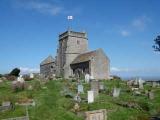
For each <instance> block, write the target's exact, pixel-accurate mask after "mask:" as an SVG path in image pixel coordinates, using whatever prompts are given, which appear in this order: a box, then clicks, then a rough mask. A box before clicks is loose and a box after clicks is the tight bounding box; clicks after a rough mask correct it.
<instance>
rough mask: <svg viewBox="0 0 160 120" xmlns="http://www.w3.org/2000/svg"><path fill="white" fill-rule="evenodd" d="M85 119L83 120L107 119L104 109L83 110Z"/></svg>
mask: <svg viewBox="0 0 160 120" xmlns="http://www.w3.org/2000/svg"><path fill="white" fill-rule="evenodd" d="M85 115H86V119H85V120H107V116H106V110H105V109H100V110H94V111H87V112H85Z"/></svg>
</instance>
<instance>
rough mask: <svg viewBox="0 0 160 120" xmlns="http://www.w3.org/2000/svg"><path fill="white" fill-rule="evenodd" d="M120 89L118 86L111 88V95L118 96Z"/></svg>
mask: <svg viewBox="0 0 160 120" xmlns="http://www.w3.org/2000/svg"><path fill="white" fill-rule="evenodd" d="M120 91H121V89H120V88H114V89H113V97H119V94H120Z"/></svg>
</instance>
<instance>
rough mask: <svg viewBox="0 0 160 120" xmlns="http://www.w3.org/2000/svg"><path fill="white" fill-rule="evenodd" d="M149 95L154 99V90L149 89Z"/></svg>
mask: <svg viewBox="0 0 160 120" xmlns="http://www.w3.org/2000/svg"><path fill="white" fill-rule="evenodd" d="M148 97H149V99H150V100H153V99H154V92H153V91H149V93H148Z"/></svg>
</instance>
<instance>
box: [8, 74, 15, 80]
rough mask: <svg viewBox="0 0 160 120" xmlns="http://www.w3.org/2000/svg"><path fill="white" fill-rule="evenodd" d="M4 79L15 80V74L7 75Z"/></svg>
mask: <svg viewBox="0 0 160 120" xmlns="http://www.w3.org/2000/svg"><path fill="white" fill-rule="evenodd" d="M6 79H7V80H10V81H14V80H16V76H13V75H7V76H6Z"/></svg>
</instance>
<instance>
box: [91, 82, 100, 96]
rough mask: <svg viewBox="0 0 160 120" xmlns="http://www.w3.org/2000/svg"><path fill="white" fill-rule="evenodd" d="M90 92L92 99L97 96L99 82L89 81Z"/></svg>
mask: <svg viewBox="0 0 160 120" xmlns="http://www.w3.org/2000/svg"><path fill="white" fill-rule="evenodd" d="M91 90H92V91H94V97H95V98H96V97H97V96H98V94H99V81H91Z"/></svg>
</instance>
